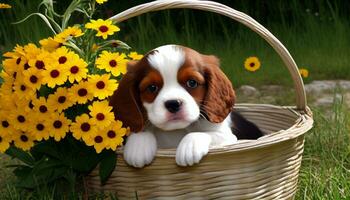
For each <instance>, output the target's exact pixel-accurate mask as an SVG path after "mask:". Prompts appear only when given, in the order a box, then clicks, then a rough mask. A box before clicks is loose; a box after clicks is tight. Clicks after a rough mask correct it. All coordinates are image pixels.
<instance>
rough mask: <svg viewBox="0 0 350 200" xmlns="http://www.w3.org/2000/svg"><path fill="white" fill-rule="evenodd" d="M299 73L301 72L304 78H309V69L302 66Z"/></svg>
mask: <svg viewBox="0 0 350 200" xmlns="http://www.w3.org/2000/svg"><path fill="white" fill-rule="evenodd" d="M299 73H300V75H301V77H303V78H307V77H308V76H309V70H307V69H305V68H300V69H299Z"/></svg>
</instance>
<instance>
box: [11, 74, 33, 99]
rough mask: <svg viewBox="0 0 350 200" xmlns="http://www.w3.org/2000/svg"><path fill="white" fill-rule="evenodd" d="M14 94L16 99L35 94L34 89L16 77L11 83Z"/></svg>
mask: <svg viewBox="0 0 350 200" xmlns="http://www.w3.org/2000/svg"><path fill="white" fill-rule="evenodd" d="M13 90H14V94H15V95H16V97H17V98H18V99H27V100H29V99H31V98H33V97H34V96H35V90H34V89H33V88H31V87H28V86H27V84H25V83H24V81H23V80H20V79H16V80H15V82H14V84H13Z"/></svg>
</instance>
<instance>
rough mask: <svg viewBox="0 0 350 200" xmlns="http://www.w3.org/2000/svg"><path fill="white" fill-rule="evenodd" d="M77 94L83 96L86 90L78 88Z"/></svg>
mask: <svg viewBox="0 0 350 200" xmlns="http://www.w3.org/2000/svg"><path fill="white" fill-rule="evenodd" d="M78 95H79V96H81V97H83V96H86V95H87V90H86V89H85V88H81V89H79V90H78Z"/></svg>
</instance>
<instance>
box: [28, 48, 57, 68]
mask: <svg viewBox="0 0 350 200" xmlns="http://www.w3.org/2000/svg"><path fill="white" fill-rule="evenodd" d="M52 62H53V59H52V57H51V54H50V53H49V52H47V51H42V53H40V54H39V55H38V56H36V57H35V58H34V59H31V60H29V61H28V65H29V66H31V67H33V68H36V69H38V70H43V69H45V67H46V66H48V65H51V63H52Z"/></svg>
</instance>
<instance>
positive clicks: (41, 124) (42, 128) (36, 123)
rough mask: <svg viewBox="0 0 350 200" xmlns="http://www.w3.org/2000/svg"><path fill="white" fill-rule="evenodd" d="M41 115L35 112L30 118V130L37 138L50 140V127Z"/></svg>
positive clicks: (38, 139)
mask: <svg viewBox="0 0 350 200" xmlns="http://www.w3.org/2000/svg"><path fill="white" fill-rule="evenodd" d="M48 127H49V126H48V125H47V123H46V122H45V118H44V117H43V116H41V115H38V114H34V115H33V116H32V117H31V119H30V120H29V127H28V132H29V133H31V134H32V135H33V136H34V138H35V140H37V141H41V140H48V139H49V138H50V129H49V128H48Z"/></svg>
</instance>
